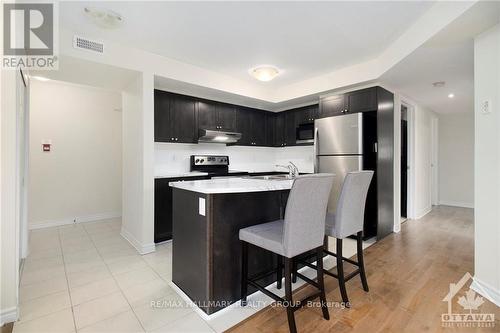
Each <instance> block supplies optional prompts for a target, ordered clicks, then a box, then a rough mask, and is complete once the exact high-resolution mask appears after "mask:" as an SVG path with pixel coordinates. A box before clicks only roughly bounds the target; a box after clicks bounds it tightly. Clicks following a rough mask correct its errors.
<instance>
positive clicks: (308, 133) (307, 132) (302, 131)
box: [295, 123, 314, 144]
mask: <svg viewBox="0 0 500 333" xmlns="http://www.w3.org/2000/svg"><path fill="white" fill-rule="evenodd" d="M295 139H296V142H297V144H301V143H311V142H314V123H305V124H300V125H299V126H297V129H296V136H295Z"/></svg>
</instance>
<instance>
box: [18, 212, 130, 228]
mask: <svg viewBox="0 0 500 333" xmlns="http://www.w3.org/2000/svg"><path fill="white" fill-rule="evenodd" d="M121 216H122V213H121V212H107V213H99V214H92V215H85V216H76V217H68V218H64V219H60V220H46V221H39V222H33V223H29V224H28V228H29V229H30V230H34V229H42V228H50V227H58V226H61V225H68V224H74V223H85V222H94V221H99V220H106V219H114V218H119V217H121Z"/></svg>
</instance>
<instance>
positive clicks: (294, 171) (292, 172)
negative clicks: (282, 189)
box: [276, 162, 299, 179]
mask: <svg viewBox="0 0 500 333" xmlns="http://www.w3.org/2000/svg"><path fill="white" fill-rule="evenodd" d="M288 163H289V164H288V165H280V164H276V167H278V168H284V169H287V170H288V178H290V179H293V178H295V177H297V176H298V175H299V168H297V166H296V165H295V164H293V163H292V162H288Z"/></svg>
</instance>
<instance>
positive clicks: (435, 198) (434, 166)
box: [431, 117, 439, 206]
mask: <svg viewBox="0 0 500 333" xmlns="http://www.w3.org/2000/svg"><path fill="white" fill-rule="evenodd" d="M431 133H432V134H431V149H432V152H431V154H432V155H431V173H432V175H431V177H432V178H431V204H432V205H433V206H437V205H439V118H437V117H432V120H431Z"/></svg>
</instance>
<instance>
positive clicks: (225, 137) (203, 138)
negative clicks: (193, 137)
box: [198, 129, 241, 144]
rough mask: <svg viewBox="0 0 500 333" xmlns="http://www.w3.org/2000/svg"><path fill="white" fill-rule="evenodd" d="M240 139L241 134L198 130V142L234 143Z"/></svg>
mask: <svg viewBox="0 0 500 333" xmlns="http://www.w3.org/2000/svg"><path fill="white" fill-rule="evenodd" d="M239 139H241V133H235V132H224V131H214V130H208V129H200V130H199V136H198V142H210V143H224V144H226V143H235V142H238V140H239Z"/></svg>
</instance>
